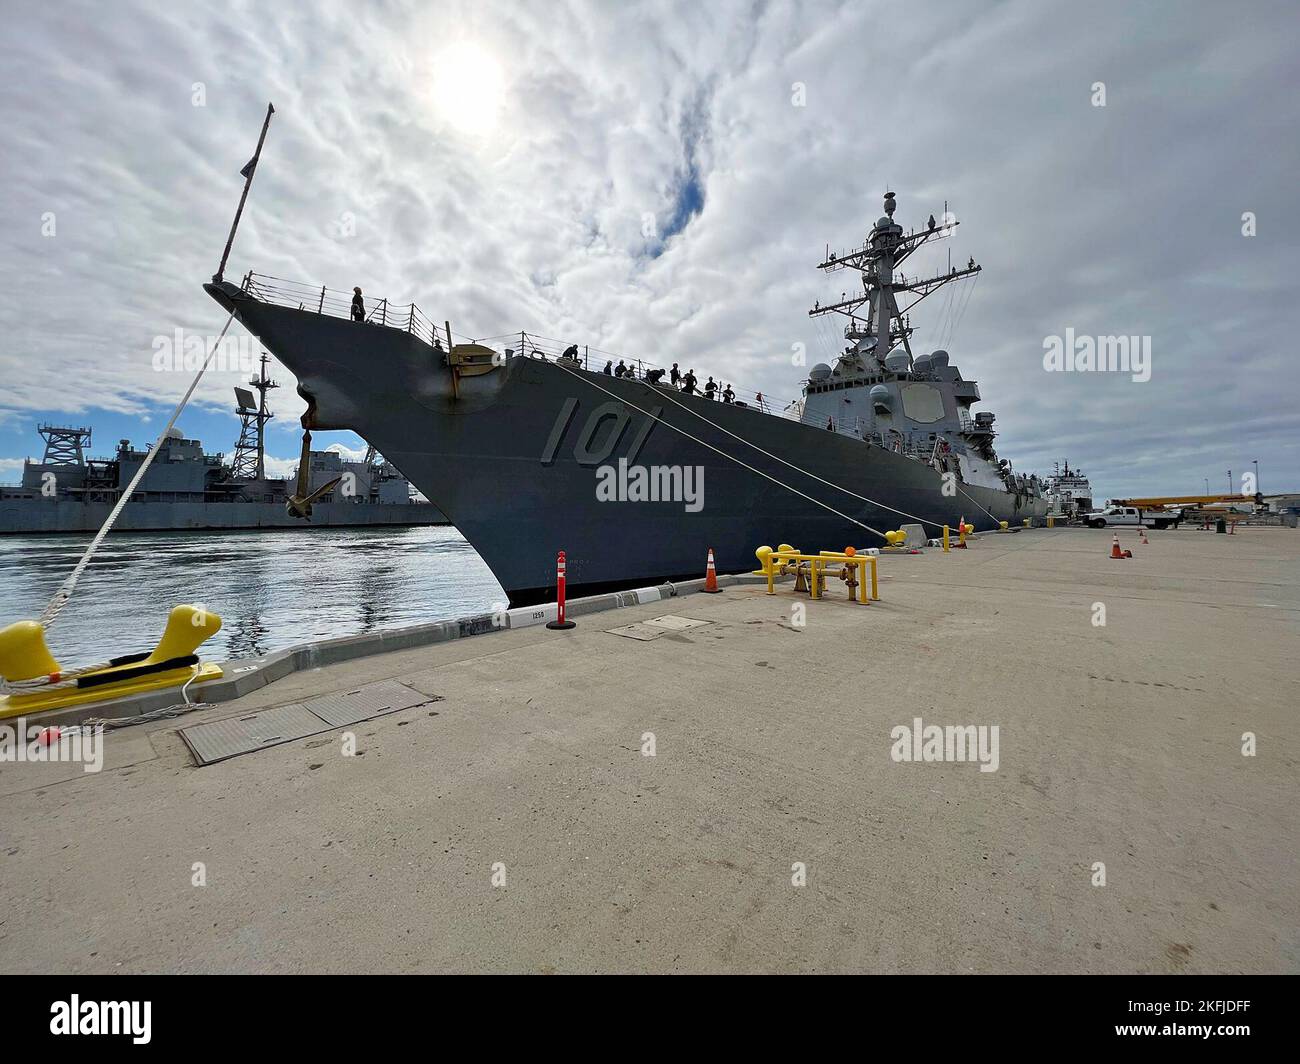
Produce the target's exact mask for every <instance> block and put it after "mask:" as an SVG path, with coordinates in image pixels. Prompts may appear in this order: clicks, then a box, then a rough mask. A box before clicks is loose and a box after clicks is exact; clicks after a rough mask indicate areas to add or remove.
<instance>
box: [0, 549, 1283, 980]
mask: <svg viewBox="0 0 1300 1064" xmlns="http://www.w3.org/2000/svg"><path fill="white" fill-rule="evenodd" d="M777 534H779V531H778V532H774V535H777ZM1120 539H1121V542H1122V544H1123V546H1124V547H1126V548H1130V549H1132V550H1133V553H1134V557H1133V558H1132V559H1131V560H1123V561H1114V560H1111V559H1110V558H1109V556H1108V555H1109V553H1110V543H1111V531H1110V530H1107V531H1105V532H1094V531H1089V530H1066V529H1057V530H1052V531H1047V530H1034V531H1028V532H1023V533H1019V534H1008V535H991V536H986V537H982V538H980V539H979V540H978V541H976V542H975V543H973V544H972V546H971V549H969V550H967V551H961V552H953V553H950V554H944V553H942V552H941V551H939V550H935V549H931V550H928V551H927V552H926V553H925V554H923V555H920V556H911V555H906V556H888V555H887V556H882V558H881V560H880V593H881V596H882V598H881V601H879V602H876V603H873V604H871V605H869V606H863V605H857V604H851V603H849V602H847V601H846V595H845V592H844V590H843V587H842V585H840V584H839V583H838V581H832V582H831V585H830V589H829V591H828V595H827V598H825V599H824V600H822V601H818V602H812V601H809V600H808V598H807V597H806V596H796V595H794V594H793V593H792V591H791V590H790V588H789V585H788V584H787V585H785V586H784V587H783V588H781V589H780V590H779V591H778V593H777V594H776V595H774V596H769V595H767V594H766V593H765V588H763V587H762V586H757V585H747V586H743V587H731V588H728V589H727V590H726V591H724V593H723V594H720V595H713V596H706V595H695V594H692V595H684V596H682V597H679V598H671V599H667V600H665V601H659V602H649V603H646V604H644V605H635V606H629V607H626V608H623V609H617V610H611V611H609V612H603V613H592V614H587V615H583V616H579V617H577V618H576V619H577V621H578V628H577V629H576V630H574V631H572V632H553V631H549V630H547V629H546V628H544V627H543V626H540V625H538V626H534V627H529V628H521V629H516V630H509V631H501V632H494V633H491V634H487V635H482V636H477V635H476V636H472V637H469V638H458V639H454V640H451V641H447V642H442V643H437V644H435V645H427V646H419V647H415V648H412V649H406V650H399V651H396V652H392V653H385V654H380V655H376V656H371V657H365V658H360V659H357V660H352V661H346V662H342V663H340V664H335V665H329V666H326V667H322V668H316V669H310V670H307V671H302V672H297V673H293V674H291V675H289V676H286V677H284V678H283V679H279V680H276V681H275V682H273V683H270V684H269V685H267V686H264V687H262V688H260V689H259V690H256V691H254V692H252V693H251V694H248V695H245V696H243V697H240V698H237V699H235V700H234V701H230V702H226V703H223V704H221V705H218V706H216V707H214V708H212V709H209V710H204V711H201V712H199V713H195V714H191V715H189V716H187V717H185V718H182V719H179V720H169V721H164V722H160V723H156V724H147V725H141V726H137V727H133V728H129V729H124V730H123V731H121V732H116V733H112V734H110V735H109V736H108V737H107V739H106V749H105V760H104V768H103V771H102V772H99V773H96V774H91V773H86V772H84V771H83V768H82V766H81V765H78V764H28V763H18V764H15V763H2V764H0V802H2V803H3V806H2V808H3V815H0V970H4V971H6V972H46V971H67V972H110V973H111V972H138V971H166V972H173V971H174V972H194V971H198V972H247V971H270V972H338V971H367V972H378V971H402V972H407V971H466V972H542V973H550V972H592V971H595V972H616V971H631V972H853V971H881V972H1294V971H1297V970H1300V867H1298V865H1300V817H1298V814H1297V810H1300V782H1298V779H1300V777H1298V776H1297V762H1298V761H1300V717H1298V716H1297V713H1296V704H1297V695H1298V694H1300V684H1298V683H1297V677H1296V665H1295V661H1296V658H1297V655H1296V647H1297V645H1298V641H1297V635H1298V634H1300V626H1298V625H1297V619H1298V617H1300V590H1298V583H1300V582H1298V581H1297V577H1298V576H1300V535H1297V533H1296V532H1294V531H1292V530H1287V529H1271V528H1269V529H1246V530H1242V531H1240V532H1238V533H1237V534H1236V535H1235V536H1223V535H1215V534H1213V533H1208V532H1206V533H1203V532H1195V531H1191V530H1187V529H1183V530H1179V531H1170V532H1159V533H1157V532H1152V533H1150V540H1151V542H1150V545H1149V546H1145V547H1144V546H1141V545H1140V544H1139V543H1138V542H1137V537H1136V535H1134V534H1131V533H1130V534H1125V533H1121V534H1120ZM800 546H802V547H804V548H805V549H809V548H813V549H816V548H819V547H831V546H838V545H832V544H800ZM665 616H669V617H680V618H688V619H695V620H699V621H705V622H707V623H705V624H701V625H698V626H694V627H673V626H672V625H673V623H674V622H671V621H670V622H666V625H667V626H665V624H661V625H652V624H649V623H648V622H651V621H652V620H655V619H657V618H662V617H665ZM1103 621H1104V623H1102V622H1103ZM627 628H631V629H632V631H631V632H630V633H628V634H617V633H615V632H613V631H611V630H612V629H627ZM637 636H641V638H637ZM381 680H397V681H400V682H401V683H403V684H405V685H407V686H409V687H411V688H414V689H415V690H416V691H419V692H422V693H423V694H425V695H427V696H429V698H430V699H436V701H430V702H427V703H425V704H423V705H419V706H415V707H413V708H410V709H407V710H402V711H398V712H395V713H392V714H389V715H386V716H382V717H379V718H376V719H374V720H371V721H368V722H365V723H362V724H360V725H357V726H355V727H353V728H351V729H339V730H335V731H329V732H326V733H324V734H319V735H315V736H313V737H311V738H307V739H303V740H299V741H296V742H292V743H287V744H284V745H279V746H274V747H271V748H269V749H265V750H261V751H259V752H256V753H252V754H248V755H245V756H240V757H235V758H233V759H231V760H228V761H223V762H220V763H218V764H215V765H211V766H208V767H203V768H198V767H195V764H194V759H193V757H192V755H191V754H190V752H189V750H188V748H187V747H186V746H185V744H184V743H183V742H182V740H181V739H180V737H179V736H178V733H177V729H178V728H181V727H188V726H191V725H193V724H196V723H199V722H201V721H204V720H217V719H221V718H227V717H237V716H240V715H246V714H250V713H253V712H255V711H257V710H258V709H262V708H265V707H270V706H279V705H282V704H286V703H294V702H300V701H302V700H303V699H307V698H310V697H312V696H315V695H321V694H326V693H330V692H337V691H344V690H353V689H356V688H358V687H360V686H362V685H364V684H367V683H371V682H376V681H381ZM916 718H920V719H921V720H922V722H923V725H938V726H940V727H944V726H967V725H973V726H984V727H987V728H992V727H993V726H996V727H997V729H998V733H997V735H998V740H997V742H998V746H997V763H996V771H981V765H980V764H979V763H978V762H977V761H973V760H966V761H958V762H954V761H922V762H919V763H918V762H915V761H900V760H895V758H894V756H892V755H891V751H895V750H896V749H897V746H898V740H897V739H896V738H895V735H896V731H895V730H896V729H898V728H900V727H903V728H908V729H911V728H912V727H913V725H914V721H915V720H916ZM347 731H350V732H352V733H353V734H354V735H355V744H356V752H355V755H354V756H345V753H344V747H345V739H346V736H345V734H344V733H345V732H347ZM985 734H986V735H991V733H985ZM1252 742H1253V746H1252ZM908 748H909V749H910V746H909V747H908ZM1243 749H1246V750H1247V751H1248V752H1247V753H1245V754H1244V753H1243ZM651 752H652V756H648V755H649V754H651ZM1103 866H1104V867H1103ZM797 884H798V885H797Z"/></svg>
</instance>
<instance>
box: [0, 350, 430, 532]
mask: <svg viewBox="0 0 1300 1064" xmlns="http://www.w3.org/2000/svg"><path fill="white" fill-rule="evenodd" d="M249 384H251V385H252V386H253V388H255V389H257V390H258V392H259V393H260V400H255V399H254V398H253V394H252V392H251V391H250V390H249V389H247V388H236V389H235V396H236V399H237V400H238V409H237V410H236V413H237V414H239V416H240V422H241V426H242V429H241V432H240V437H239V442H238V443H237V444H236V446H235V452H234V455H233V457H232V460H231V463H230V464H229V465H226V464H225V462H224V459H223V456H222V455H220V454H207V453H205V452H204V450H203V444H202V443H201V442H200V441H199V440H187V439H186V438H185V436H184V434H183V433H182V432H181V431H180V430H179V429H176V428H173V429H171V430H170V431H169V432H168V433H167V435H166V436H165V437H164V439H163V441H162V445H161V448H160V451H159V454H158V456H157V457H156V458H155V459H154V460H153V462H152V463H151V464H150V466H149V468H148V470H146V471H145V474H144V477H143V478H142V479H141V482H140V485H139V487H137V488H136V490H135V492H134V494H133V495H132V496H131V500H130V502H129V503H128V504H127V506H126V508H125V509H124V510H123V511H122V514H121V516H120V517H119V518H118V520H117V524H116V526H115V527H116V528H118V529H119V530H122V531H127V532H131V531H134V532H191V531H193V532H198V531H207V530H216V529H222V530H247V529H269V528H293V529H300V528H303V527H304V525H303V521H302V520H301V518H300V517H296V516H294V515H293V514H291V513H290V512H289V510H288V502H289V500H290V499H291V498H292V497H293V496H294V494H295V491H297V493H298V494H300V495H301V494H303V492H302V491H301V490H299V488H298V484H297V480H296V478H295V479H288V480H285V479H282V478H278V477H268V476H267V475H266V452H265V444H264V436H263V431H264V428H265V425H266V422H267V421H269V420H270V419H271V418H272V417H274V415H273V414H272V413H270V412H269V411H268V410H267V408H266V392H267V389H269V388H274V387H276V384H275V382H274V381H272V380H271V379H270V378H269V377H268V376H267V373H266V356H265V355H263V356H262V371H261V374H260V375H259V376H258V377H255V378H253V379H252V380H251V381H249ZM37 431H39V432H40V434H41V437H42V438H43V439H44V440H45V453H44V455H43V456H42V458H41V460H40V461H39V462H33V461H31V460H30V459H29V460H27V461H25V462H24V463H23V479H22V483H21V484H20V485H14V486H9V487H4V486H0V534H5V533H8V534H15V535H21V534H25V533H33V532H97V531H98V530H99V528H100V526H101V525H102V524H103V523H104V520H105V519H106V518H107V517H108V514H109V512H110V511H111V510H112V508H113V507H114V506H115V505H116V503H117V501H118V499H119V498H120V497H121V494H122V491H123V489H125V487H126V486H127V484H129V483H130V481H131V478H132V477H134V476H135V474H136V471H137V470H138V469H139V468H140V465H141V464H142V463H143V462H144V460H145V458H146V457H147V455H148V451H141V450H138V449H136V448H134V447H132V446H131V441H130V440H120V441H118V446H117V452H116V453H115V454H114V456H113V457H112V458H89V459H88V458H87V457H86V449H87V448H88V447H89V445H90V441H91V430H90V429H88V428H84V427H77V428H71V427H61V426H56V425H40V426H38V428H37ZM305 460H306V462H307V466H308V469H307V476H306V479H305V484H306V487H307V489H308V493H311V492H316V491H318V490H320V489H324V491H322V493H321V494H320V496H318V497H317V498H314V499H313V500H312V502H311V506H310V511H311V525H309V526H307V527H311V526H316V527H324V528H334V527H347V528H351V527H367V526H376V525H378V526H385V527H391V526H403V525H440V524H447V523H448V521H447V518H446V516H445V515H444V514H442V513H441V512H440V511H439V510H438V508H437V507H435V506H433V505H432V504H431V503H427V502H415V501H412V500H411V497H410V495H411V486H410V483H409V482H408V481H407V480H406V478H405V477H403V476H402V474H401V473H399V472H398V471H397V469H396V468H395V467H394V466H393V465H392V463H391V462H387V461H384V460H383V459H381V458H380V457H379V456H378V455H377V454H376V453H375V449H374V448H373V447H371V448H370V449H369V451H368V452H367V454H366V457H365V458H364V459H363V460H362V461H360V462H350V461H347V460H346V459H344V458H343V457H342V456H341V455H339V454H338V453H337V452H335V451H308V452H307V454H306V455H305Z"/></svg>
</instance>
